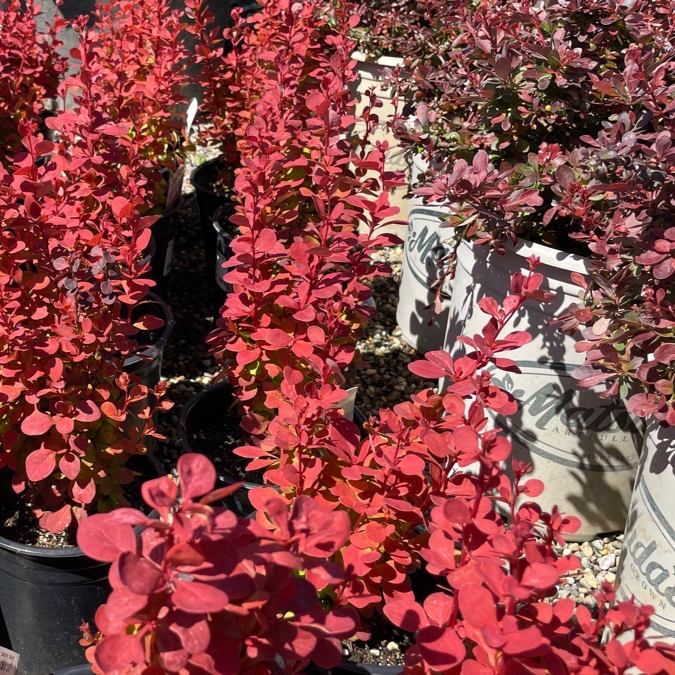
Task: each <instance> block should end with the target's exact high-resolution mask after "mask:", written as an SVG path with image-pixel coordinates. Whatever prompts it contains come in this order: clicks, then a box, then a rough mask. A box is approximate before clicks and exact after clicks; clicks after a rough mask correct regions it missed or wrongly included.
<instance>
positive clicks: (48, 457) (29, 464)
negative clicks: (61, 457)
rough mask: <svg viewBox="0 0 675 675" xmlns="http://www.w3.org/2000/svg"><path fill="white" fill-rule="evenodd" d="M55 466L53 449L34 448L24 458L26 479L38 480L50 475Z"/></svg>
mask: <svg viewBox="0 0 675 675" xmlns="http://www.w3.org/2000/svg"><path fill="white" fill-rule="evenodd" d="M55 467H56V453H54V451H53V450H47V449H44V448H43V449H42V450H34V451H33V452H31V453H30V455H28V457H27V458H26V475H27V476H28V480H31V481H38V480H43V479H44V478H47V477H48V476H51V475H52V472H53V471H54V469H55Z"/></svg>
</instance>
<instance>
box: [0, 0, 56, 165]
mask: <svg viewBox="0 0 675 675" xmlns="http://www.w3.org/2000/svg"><path fill="white" fill-rule="evenodd" d="M39 16H40V7H39V5H36V4H35V2H34V0H7V1H6V2H4V3H3V4H2V7H0V155H1V156H2V158H1V159H0V162H1V163H2V164H3V165H4V166H5V168H6V167H8V166H9V164H10V162H11V159H12V157H13V156H14V154H15V153H17V152H19V151H20V150H21V135H20V134H19V131H18V123H19V122H20V121H21V120H27V121H28V122H32V123H35V124H39V123H40V121H41V114H42V113H43V112H44V111H45V102H46V100H47V99H54V98H56V95H57V87H58V85H59V82H60V80H61V78H62V77H63V74H64V72H65V70H66V66H67V59H66V58H65V57H63V56H60V55H59V53H58V49H59V48H60V47H61V46H62V43H61V41H60V40H59V38H58V33H59V32H60V30H61V29H62V28H63V27H64V26H65V23H66V22H65V21H64V20H63V19H60V18H57V19H56V20H54V22H53V23H52V24H51V26H50V27H49V29H48V30H47V31H46V32H45V33H41V32H40V31H39V29H38V25H37V18H38V17H39Z"/></svg>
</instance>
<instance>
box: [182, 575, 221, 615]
mask: <svg viewBox="0 0 675 675" xmlns="http://www.w3.org/2000/svg"><path fill="white" fill-rule="evenodd" d="M174 584H175V590H174V592H173V593H172V594H171V599H172V600H173V602H174V604H175V605H176V607H178V609H182V610H183V611H184V612H188V613H190V614H202V613H204V612H220V611H222V610H223V609H224V608H225V606H226V605H227V604H228V602H229V598H228V597H227V595H226V594H225V593H224V592H223V591H221V590H220V589H219V588H216V587H215V586H209V584H202V583H200V582H199V581H178V580H176V581H174Z"/></svg>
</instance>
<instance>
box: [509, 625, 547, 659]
mask: <svg viewBox="0 0 675 675" xmlns="http://www.w3.org/2000/svg"><path fill="white" fill-rule="evenodd" d="M505 637H506V643H505V644H504V646H503V647H502V649H503V651H504V653H505V654H527V653H528V652H532V651H534V650H536V649H538V648H539V647H540V646H541V644H542V643H543V641H544V640H543V638H542V635H541V632H540V630H539V628H537V627H536V626H530V628H525V629H520V630H517V631H516V632H514V633H509V634H508V635H506V636H505Z"/></svg>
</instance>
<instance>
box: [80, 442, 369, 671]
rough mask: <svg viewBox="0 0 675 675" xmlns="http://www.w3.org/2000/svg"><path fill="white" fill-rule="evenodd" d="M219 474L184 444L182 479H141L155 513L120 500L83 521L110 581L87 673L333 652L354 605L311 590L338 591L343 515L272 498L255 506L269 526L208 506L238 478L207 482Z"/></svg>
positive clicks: (221, 667) (215, 665) (297, 660)
mask: <svg viewBox="0 0 675 675" xmlns="http://www.w3.org/2000/svg"><path fill="white" fill-rule="evenodd" d="M215 479H216V472H215V469H214V467H213V465H212V464H211V463H210V462H209V460H208V459H206V458H205V457H204V456H202V455H195V454H188V455H183V456H182V457H181V458H180V459H179V460H178V485H176V483H174V482H173V481H172V480H171V479H170V478H167V477H164V478H158V479H156V480H153V481H149V482H147V483H145V484H144V485H143V496H144V499H145V501H146V503H147V504H148V506H150V507H152V508H154V509H155V510H156V511H157V513H158V514H159V518H158V519H152V518H148V517H146V516H145V515H144V514H143V513H141V512H140V511H136V510H133V509H118V510H116V511H114V512H113V513H110V514H105V515H94V516H91V517H90V518H88V519H87V520H86V521H85V522H84V523H83V524H82V525H81V526H80V528H79V530H78V543H79V545H80V546H81V547H82V549H83V550H84V552H85V553H86V554H87V555H89V556H91V557H92V558H94V559H95V560H101V561H105V562H111V563H112V568H111V572H110V583H111V585H112V589H113V590H112V593H111V595H110V597H109V598H108V601H107V602H106V604H104V605H102V606H101V607H100V608H99V610H98V612H97V614H96V625H97V627H98V629H99V631H100V636H99V639H98V641H97V642H96V644H94V645H93V646H92V647H91V648H90V649H89V650H88V658H89V660H90V662H91V663H92V664H93V665H94V670H95V672H99V673H113V672H114V673H120V674H121V673H125V674H132V673H141V672H148V669H152V670H153V672H162V673H185V672H205V673H222V674H224V675H225V674H231V675H237V674H238V673H253V672H255V673H260V674H261V675H263V674H265V673H270V674H272V673H298V672H301V670H302V668H303V667H304V666H305V665H307V663H308V662H309V660H310V658H311V659H312V660H313V661H314V662H316V663H317V664H319V665H321V666H322V667H325V668H331V667H333V666H335V665H337V664H338V663H339V661H340V659H341V647H340V642H339V640H340V639H341V638H347V637H350V636H351V635H352V634H353V633H354V632H355V630H356V625H357V623H356V614H355V612H354V611H353V610H350V609H348V608H338V609H334V610H325V609H323V608H322V606H321V603H320V601H319V596H318V593H317V591H319V590H321V589H322V588H324V587H325V586H326V584H330V586H331V589H333V591H334V592H335V593H337V594H338V595H339V593H340V589H341V586H342V584H343V583H344V573H343V572H342V571H341V570H340V568H339V567H337V566H336V565H335V564H333V563H331V562H329V560H328V559H329V558H330V556H331V555H332V554H333V553H334V551H336V550H337V549H338V548H340V546H342V545H343V544H344V542H345V541H346V540H347V537H348V536H349V519H348V518H347V516H346V514H344V513H339V512H331V511H327V510H325V509H322V508H321V507H319V506H318V505H317V504H316V503H315V502H314V501H312V499H310V498H309V497H299V498H298V499H297V500H296V501H295V502H294V504H293V505H292V508H291V510H290V512H288V511H287V510H286V506H285V504H284V503H283V502H282V501H281V500H280V499H279V498H278V497H272V498H271V499H269V500H267V501H266V503H265V505H264V507H263V508H264V509H265V511H266V513H267V514H268V517H269V518H270V519H271V520H272V521H273V522H274V524H275V527H274V530H272V531H270V530H267V529H264V528H262V527H261V526H260V525H258V524H257V523H256V522H255V521H254V520H251V519H244V518H237V516H236V515H234V514H233V513H232V512H230V511H225V510H223V509H221V508H218V507H212V506H209V503H210V502H213V501H215V500H217V499H219V498H222V496H224V494H225V493H226V492H228V491H230V490H232V489H236V487H237V486H234V488H225V489H224V490H218V491H216V492H212V490H213V487H214V484H215ZM179 492H180V497H179ZM202 495H206V496H204V497H202V498H201V499H199V500H197V498H198V497H200V496H202ZM134 526H136V527H141V528H142V532H141V534H140V537H138V536H137V535H136V534H135V532H134V529H133V527H134ZM93 638H94V636H90V639H93Z"/></svg>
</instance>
